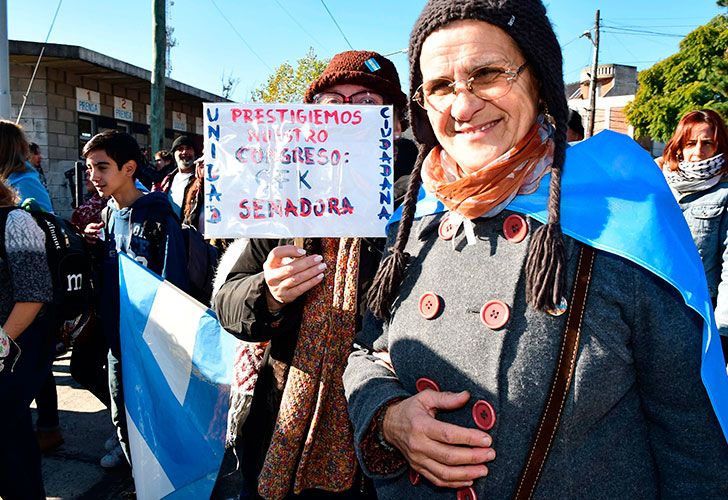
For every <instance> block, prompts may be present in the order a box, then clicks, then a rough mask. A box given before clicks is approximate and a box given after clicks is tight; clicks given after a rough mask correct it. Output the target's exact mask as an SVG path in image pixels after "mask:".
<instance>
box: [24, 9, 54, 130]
mask: <svg viewBox="0 0 728 500" xmlns="http://www.w3.org/2000/svg"><path fill="white" fill-rule="evenodd" d="M62 3H63V0H58V7H56V13H55V14H53V20H52V21H51V26H50V28H48V34H46V37H45V41H44V42H43V47H41V49H40V54H38V60H37V61H36V62H35V68H33V74H32V75H31V76H30V82H28V89H27V90H26V91H25V94H24V95H23V104H21V105H20V111H18V117H17V118H16V120H15V124H16V125H17V124H18V123H20V117H21V116H23V110H24V109H25V103H26V102H27V101H28V95H29V94H30V88H31V87H32V86H33V81H34V80H35V75H36V73H37V72H38V66H40V60H41V59H42V58H43V52H45V46H46V45H47V44H48V40H49V39H50V37H51V31H53V26H55V25H56V18H57V17H58V11H60V10H61V4H62Z"/></svg>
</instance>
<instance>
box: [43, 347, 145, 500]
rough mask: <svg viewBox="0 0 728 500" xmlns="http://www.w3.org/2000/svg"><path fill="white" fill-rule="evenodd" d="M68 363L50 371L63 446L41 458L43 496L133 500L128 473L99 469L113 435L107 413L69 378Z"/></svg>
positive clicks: (62, 362) (64, 361) (58, 363)
mask: <svg viewBox="0 0 728 500" xmlns="http://www.w3.org/2000/svg"><path fill="white" fill-rule="evenodd" d="M69 363H70V353H69V354H66V355H64V356H63V357H61V358H59V359H57V360H56V363H55V365H54V367H53V372H54V374H55V377H56V384H57V386H58V410H59V416H60V421H61V431H62V432H63V437H64V439H65V443H64V444H63V445H62V446H61V447H60V448H58V449H57V450H56V451H54V452H52V453H48V454H46V455H44V456H43V480H44V482H45V489H46V495H47V497H48V498H50V499H64V500H65V499H88V500H91V499H112V498H113V499H118V498H133V496H132V495H131V492H133V490H134V488H133V482H132V479H131V475H130V472H129V470H128V469H126V468H125V469H123V470H116V471H113V472H107V471H106V470H104V469H103V468H102V467H101V466H100V465H99V459H100V458H101V457H102V456H103V454H104V453H105V451H104V441H105V440H106V439H107V438H108V437H109V436H111V435H112V433H113V427H112V425H111V420H110V418H109V412H108V410H106V408H105V407H104V405H102V404H101V403H100V402H99V401H98V400H97V399H96V398H95V397H93V396H92V395H91V393H90V392H88V391H86V390H83V389H81V387H80V386H79V385H78V384H77V383H76V382H75V381H74V380H73V378H71V373H70V367H69ZM33 418H34V419H35V415H34V416H33Z"/></svg>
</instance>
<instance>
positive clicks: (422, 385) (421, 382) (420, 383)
mask: <svg viewBox="0 0 728 500" xmlns="http://www.w3.org/2000/svg"><path fill="white" fill-rule="evenodd" d="M415 388H416V389H417V392H422V391H424V390H425V389H431V390H433V391H435V392H440V386H439V385H437V382H435V381H433V380H430V379H429V378H425V377H422V378H418V379H417V382H415Z"/></svg>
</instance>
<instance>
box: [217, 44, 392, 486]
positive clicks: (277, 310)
mask: <svg viewBox="0 0 728 500" xmlns="http://www.w3.org/2000/svg"><path fill="white" fill-rule="evenodd" d="M304 100H305V102H306V103H317V104H359V105H362V104H373V105H382V104H392V105H394V109H395V114H396V115H398V116H399V117H402V116H403V113H404V112H405V109H406V96H405V95H404V93H402V91H401V89H400V83H399V76H398V75H397V70H396V68H395V67H394V64H392V62H391V61H389V60H388V59H386V58H385V57H383V56H381V55H380V54H377V53H376V52H370V51H349V52H343V53H340V54H337V55H335V56H334V57H333V58H332V60H331V61H330V63H329V64H328V66H327V67H326V69H325V70H324V72H323V73H322V75H321V76H320V77H319V78H318V79H317V80H315V81H314V82H313V83H312V84H311V85H310V87H309V88H308V91H307V92H306V94H305V98H304ZM401 121H403V120H401ZM400 125H403V128H404V127H406V123H403V124H400ZM395 134H397V132H396V130H395ZM383 247H384V241H383V240H379V241H374V240H366V239H359V238H343V239H335V238H324V239H321V240H306V242H305V244H304V248H299V247H297V246H295V245H294V244H293V241H291V240H270V239H254V240H251V241H250V243H249V244H248V245H247V247H246V248H245V250H244V252H243V253H242V254H241V255H240V257H239V258H238V260H237V262H236V264H235V265H234V267H233V269H232V271H231V272H230V273H229V274H228V277H227V280H226V282H225V284H224V285H223V286H222V287H221V289H220V291H219V292H218V293H217V295H216V296H215V299H214V305H213V307H214V309H215V311H216V312H217V315H218V318H219V319H220V323H221V324H222V326H223V327H224V328H225V329H226V330H227V331H229V332H230V333H232V334H233V335H235V336H236V337H238V338H240V339H242V340H245V341H248V342H258V343H259V344H258V345H257V346H256V347H257V350H256V348H254V347H250V348H249V350H248V351H246V352H243V353H242V354H240V355H239V356H238V357H239V359H243V360H246V359H251V360H252V359H256V360H261V359H262V361H258V362H259V363H260V368H259V371H258V373H257V376H258V379H257V384H256V386H255V390H254V394H253V396H252V403H250V404H248V403H247V402H246V399H245V398H244V397H241V398H236V397H235V396H233V398H232V400H231V401H232V402H231V406H232V408H233V411H232V413H231V418H230V419H229V422H230V423H229V426H228V427H229V429H228V430H229V435H230V428H231V427H232V428H233V439H232V440H234V441H235V449H236V454H237V457H238V460H239V463H240V467H241V470H242V475H243V483H244V484H243V487H242V489H243V497H244V498H254V497H257V495H260V496H262V497H264V498H284V497H294V496H295V497H296V498H298V497H301V498H327V497H329V496H331V497H337V498H338V497H343V498H368V497H374V492H373V489H372V488H371V484H370V483H368V484H365V483H364V482H363V476H362V475H361V473H360V471H359V468H358V466H357V463H356V457H355V453H354V448H353V437H352V431H351V424H350V423H349V418H348V414H347V412H346V400H345V398H344V389H343V385H342V382H341V377H342V374H343V371H344V367H345V365H346V359H347V357H348V355H349V352H350V351H351V348H352V344H353V341H354V335H355V332H356V331H357V330H358V328H359V325H360V324H361V316H362V311H363V309H364V307H365V306H364V299H363V298H364V296H365V293H360V290H367V289H368V286H369V283H371V280H372V278H373V276H374V273H375V271H376V268H377V265H378V263H379V260H380V259H381V255H382V249H383ZM268 341H269V343H267V344H265V342H268ZM256 364H257V363H256V362H253V363H249V362H248V363H247V365H245V366H242V367H241V370H242V371H244V370H248V371H247V372H245V373H244V374H242V373H238V375H241V376H238V375H236V378H237V379H242V378H246V377H254V376H255V375H256V374H255V373H253V371H254V370H250V367H251V366H256ZM246 380H247V378H246ZM248 407H249V414H248V415H247V419H246V418H245V411H247V408H248ZM224 475H225V471H222V472H221V477H224ZM226 493H229V492H226Z"/></svg>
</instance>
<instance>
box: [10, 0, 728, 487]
mask: <svg viewBox="0 0 728 500" xmlns="http://www.w3.org/2000/svg"><path fill="white" fill-rule="evenodd" d="M409 68H410V74H409V88H410V95H409V96H408V95H406V94H405V93H404V92H403V91H402V89H401V83H400V78H399V75H398V74H397V70H396V68H395V66H394V64H393V63H392V62H391V61H390V60H389V59H387V58H386V57H384V56H382V55H380V54H378V53H377V52H373V51H364V50H361V51H356V50H352V51H347V52H342V53H340V54H337V55H335V56H334V57H333V58H332V59H331V60H330V62H329V63H328V65H327V67H326V68H325V70H324V71H323V73H322V74H321V75H320V76H319V77H318V78H317V79H315V80H314V81H313V82H312V83H311V84H310V85H309V87H308V90H307V91H306V93H305V96H304V102H305V103H309V104H338V105H352V104H353V105H392V106H393V108H394V112H395V122H396V123H395V127H394V129H395V139H396V145H397V146H396V149H395V154H396V161H395V169H394V179H393V185H394V200H395V207H399V210H398V211H397V212H396V214H395V217H393V218H392V220H391V221H390V224H389V225H388V227H387V238H386V239H385V238H380V239H377V238H374V239H372V238H354V237H350V238H315V239H305V240H304V241H303V244H300V242H296V241H294V240H293V239H286V238H283V239H277V240H274V239H251V240H249V241H246V242H243V243H242V244H234V245H230V246H228V245H227V243H226V242H213V243H214V245H215V247H216V248H217V249H218V250H219V251H220V252H224V251H226V252H227V253H226V255H224V256H223V258H222V260H221V262H223V263H226V262H227V264H221V266H220V270H219V271H218V281H219V283H218V286H216V287H215V291H214V293H213V294H212V295H211V296H205V297H202V298H201V299H202V301H207V305H209V306H211V307H212V308H213V310H214V311H215V313H216V314H217V317H218V319H219V321H220V324H221V325H222V327H223V328H224V329H225V330H226V331H227V332H229V334H231V335H233V336H235V337H237V338H238V339H240V340H243V341H244V342H243V343H241V344H240V349H242V350H246V351H248V354H249V355H248V356H235V358H236V359H237V360H238V362H236V365H235V366H234V370H235V371H236V372H237V374H238V375H244V376H245V377H248V378H249V377H254V378H255V380H256V382H255V389H254V393H253V396H252V400H251V401H247V400H246V399H245V398H246V397H247V396H246V395H245V394H243V393H241V392H239V388H238V387H236V386H235V385H234V384H233V386H231V394H230V416H229V419H228V425H229V428H228V432H227V434H228V440H227V443H226V445H227V451H226V453H227V454H228V455H229V457H234V459H233V460H224V461H223V467H222V468H221V470H220V471H219V474H218V478H217V482H216V484H215V488H214V490H213V493H212V497H213V498H230V496H231V494H230V491H234V497H236V498H237V497H239V498H260V497H262V498H269V499H273V498H275V499H279V498H349V499H351V498H397V499H399V498H440V497H442V498H458V499H475V498H503V497H506V496H512V497H515V498H531V497H535V498H562V497H567V498H587V497H588V498H592V497H598V498H657V497H665V498H673V497H682V496H689V497H694V498H726V497H728V446H727V445H726V438H725V437H724V435H723V433H722V432H721V426H720V423H719V419H718V418H717V417H716V413H715V411H714V409H713V407H711V401H710V400H709V397H708V394H707V393H706V389H705V388H704V386H703V383H702V381H701V374H700V368H701V350H702V349H703V335H702V333H701V332H702V331H703V328H704V322H708V323H710V319H709V318H708V319H706V318H704V317H701V316H700V315H698V314H697V313H696V311H695V310H694V309H692V308H690V307H688V305H687V304H686V301H685V300H684V298H683V297H684V296H685V295H691V294H692V290H688V291H686V290H682V289H678V288H676V286H675V285H674V282H673V281H670V280H669V279H667V278H666V275H667V274H669V270H667V271H665V273H662V272H661V271H662V270H660V269H658V270H656V269H654V268H653V267H650V266H649V265H646V264H645V262H644V261H643V260H641V259H639V258H636V257H632V255H633V253H632V252H631V249H632V248H633V247H630V245H639V244H640V243H639V240H638V239H634V240H630V238H628V237H625V238H624V239H623V240H621V241H619V242H616V243H614V242H613V243H614V244H613V245H612V246H611V247H610V248H612V249H613V250H611V251H607V250H605V246H606V247H609V245H603V244H602V243H603V242H602V241H601V240H599V237H595V238H592V239H589V238H583V237H580V236H579V235H580V234H583V233H584V232H587V233H598V232H599V231H597V230H598V229H600V228H593V227H589V224H591V222H590V219H588V218H584V220H581V221H580V220H579V218H578V217H577V218H574V217H567V215H568V214H569V213H570V212H569V211H570V210H573V209H572V208H571V207H573V206H574V201H572V200H571V199H570V197H571V196H573V193H574V189H573V186H572V188H571V189H570V190H566V189H564V190H562V186H568V185H569V183H570V182H571V179H573V176H574V170H573V169H575V168H578V169H589V168H591V166H590V165H587V164H585V165H574V164H573V163H571V164H569V168H565V165H567V150H568V148H570V147H572V146H573V145H574V144H579V143H580V142H581V141H582V140H583V138H584V128H583V126H582V124H581V120H580V117H579V115H578V113H575V112H574V111H570V110H569V109H568V108H567V104H566V97H565V90H564V83H563V75H562V55H561V50H560V47H559V44H558V41H557V39H556V36H555V34H554V31H553V28H552V25H551V22H550V21H549V19H548V17H547V13H546V9H545V7H544V5H543V4H542V3H541V0H498V1H496V0H468V1H458V2H455V1H453V0H429V1H428V2H427V4H426V5H425V7H424V8H423V11H422V13H421V14H420V16H419V18H418V19H417V21H416V23H415V26H414V27H413V29H412V32H411V38H410V46H409ZM409 127H411V128H412V133H413V135H414V139H415V143H416V147H413V145H412V142H411V141H408V140H406V139H403V138H402V137H401V134H402V133H403V132H404V131H406V130H407V129H408V128H409ZM588 144H589V141H587V142H585V143H583V144H580V145H579V146H574V147H579V148H582V147H588ZM200 153H201V152H200V151H199V150H198V145H197V144H196V143H195V142H194V141H193V140H192V139H191V138H189V137H186V136H180V137H177V138H176V139H175V140H174V142H173V144H172V148H171V150H170V151H159V152H157V153H156V154H155V155H154V164H153V165H149V164H148V162H147V161H146V159H145V158H144V155H143V153H142V150H141V149H140V147H139V145H138V144H137V142H136V140H135V139H134V138H133V137H132V136H130V135H129V134H126V133H123V132H118V131H106V132H102V133H100V134H98V135H96V136H95V137H93V138H92V139H91V140H90V141H89V142H88V143H86V145H85V146H84V148H83V151H82V157H83V159H84V161H85V163H86V175H87V177H86V179H85V180H86V188H87V191H88V195H87V198H86V200H85V201H84V202H83V203H82V204H81V205H80V206H79V207H77V208H76V209H75V211H74V213H73V215H72V217H71V223H72V224H73V226H74V227H75V229H76V231H77V232H78V233H79V234H81V235H83V237H84V238H85V241H86V246H87V249H88V255H89V259H90V261H91V262H92V263H93V269H94V280H93V283H94V285H93V286H94V290H95V291H96V293H95V294H94V296H95V298H96V299H95V300H94V301H93V303H92V304H89V309H90V311H91V312H90V313H89V315H88V318H86V319H85V321H84V322H83V324H82V326H81V327H80V332H77V333H76V334H74V335H73V339H74V342H73V346H72V355H71V374H72V376H73V378H74V379H75V380H77V381H78V382H79V383H80V384H81V385H83V386H84V387H85V388H87V389H88V390H89V391H90V392H91V393H92V394H94V396H96V397H97V398H98V399H99V401H101V402H102V403H103V404H104V405H105V406H107V407H108V408H109V410H110V415H111V420H112V422H113V424H114V428H115V434H114V435H113V436H111V437H110V438H109V440H108V441H107V443H106V444H105V447H106V451H107V453H106V454H105V455H104V456H103V457H102V458H101V460H100V464H101V466H103V467H108V468H114V467H120V466H124V465H130V464H132V463H133V460H134V457H133V456H131V453H130V450H129V436H128V431H127V428H126V418H125V415H124V391H123V374H122V369H121V356H122V353H121V349H120V339H119V278H118V254H119V253H121V252H123V253H125V254H127V255H129V256H130V257H132V258H133V259H134V260H136V261H137V262H139V263H140V264H142V265H144V266H146V267H147V268H149V269H150V270H152V271H154V272H155V273H157V274H158V275H160V276H161V277H163V278H164V279H166V280H169V281H170V282H171V283H173V284H175V285H176V286H177V287H179V288H180V289H182V290H184V291H188V292H190V293H191V283H190V277H189V275H188V270H187V262H186V259H187V258H188V257H187V253H186V248H185V238H184V237H183V228H186V229H184V230H187V229H188V228H192V230H195V231H199V232H204V212H203V207H204V185H203V182H204V175H203V170H202V162H201V159H199V157H200ZM726 155H728V132H727V131H726V126H725V123H724V120H723V118H722V117H721V116H720V115H719V114H718V113H717V112H715V111H713V110H710V109H702V110H692V111H689V112H688V113H686V114H685V115H684V116H683V117H682V119H681V120H680V122H679V124H678V126H677V129H676V130H675V134H674V136H673V137H672V139H671V140H670V141H669V142H668V143H667V145H666V148H665V151H664V154H663V155H662V156H661V157H660V158H658V159H656V160H655V161H656V163H657V166H656V167H655V166H654V165H648V167H647V168H648V169H652V170H653V172H657V171H659V172H661V173H662V174H663V176H664V180H665V182H664V183H663V185H665V186H666V188H665V189H666V190H667V187H669V191H670V192H672V194H673V195H674V199H673V198H664V197H663V198H661V197H660V196H658V195H657V194H656V193H650V192H645V189H647V188H644V187H643V186H640V185H634V186H627V187H628V188H629V189H631V190H633V192H634V193H635V198H640V199H642V198H644V199H656V200H657V201H656V202H655V203H656V206H655V217H656V218H655V220H651V221H634V220H629V217H630V215H629V214H622V215H621V216H620V215H619V214H610V215H609V217H611V218H618V217H622V218H623V219H624V220H627V222H626V224H627V225H628V227H634V228H635V231H634V233H635V234H637V232H638V231H639V229H637V228H638V226H637V224H638V225H639V228H642V227H643V226H645V225H650V224H652V225H659V224H661V223H662V222H663V219H660V218H659V214H664V213H668V212H670V210H673V209H677V207H678V206H679V208H680V209H681V210H682V213H683V214H684V219H685V220H686V221H687V224H686V226H687V227H688V228H689V232H688V231H680V230H679V229H680V228H678V229H677V230H676V231H675V233H676V236H675V238H677V240H676V241H681V244H682V243H684V241H682V240H680V238H684V237H686V236H687V237H688V238H689V235H692V239H693V240H694V242H690V241H689V240H688V243H687V244H688V245H689V246H695V247H697V250H698V254H699V256H700V259H701V260H702V264H703V268H704V269H703V270H704V274H705V281H707V292H706V293H707V296H708V297H709V300H711V301H712V306H713V307H714V313H715V319H716V323H717V328H718V332H719V333H720V335H721V336H723V335H725V336H726V337H727V338H728V292H726V287H728V248H727V246H728V215H726V207H727V206H728V167H727V166H726V163H725V158H726ZM615 156H616V152H615ZM41 160H42V156H41V153H40V150H39V148H38V146H37V145H35V144H32V143H30V144H29V143H28V142H27V140H26V138H25V137H24V135H23V132H22V130H21V129H20V128H19V127H18V126H16V125H15V124H13V123H11V122H5V121H0V233H2V234H0V283H1V286H0V327H1V328H0V415H1V417H0V419H1V420H0V421H1V422H3V424H4V425H3V428H4V429H6V430H7V429H13V431H12V432H6V433H5V435H4V438H3V439H4V442H3V445H2V446H0V497H2V498H6V499H8V500H11V499H16V498H18V499H20V498H23V499H25V498H44V488H43V481H42V475H41V451H50V450H53V449H55V448H57V447H58V446H60V445H61V444H62V443H63V437H62V433H61V431H62V430H61V429H60V428H59V426H58V403H57V397H56V387H55V381H54V379H53V374H52V372H51V365H52V362H53V359H54V356H55V354H56V353H57V351H58V350H59V349H62V348H64V346H63V345H61V346H60V347H59V346H58V345H57V344H58V341H59V337H58V332H57V331H56V329H55V328H54V326H53V325H55V322H54V317H53V315H54V309H53V306H52V305H53V299H54V297H53V283H52V271H53V270H52V269H51V268H50V267H49V262H48V259H47V255H46V234H45V233H44V232H43V231H42V230H41V227H39V226H38V224H37V223H36V221H35V219H34V216H33V215H32V214H33V213H34V212H37V211H43V212H47V213H52V212H53V205H52V202H51V198H50V196H49V195H48V190H47V186H46V183H45V175H44V172H43V169H42V167H41ZM604 161H606V162H607V163H608V162H609V159H606V160H604ZM615 168H616V167H615ZM653 172H648V173H650V174H651V173H653ZM660 178H662V177H660ZM582 182H583V180H582ZM604 182H605V181H604V179H602V178H599V177H598V176H596V175H594V176H593V178H591V179H588V182H587V183H586V184H582V185H581V186H580V189H581V190H582V192H581V193H580V196H581V198H580V201H579V203H581V204H583V203H585V200H586V202H589V203H590V207H592V202H593V206H596V205H598V200H597V198H596V197H597V194H596V193H597V192H598V191H599V190H598V189H595V187H596V186H598V185H600V183H604ZM666 192H667V191H666ZM637 193H639V196H637ZM653 195H655V196H653ZM423 196H431V197H434V199H436V200H437V201H439V202H440V203H439V206H441V207H444V208H443V209H441V210H431V211H430V212H429V213H425V211H423V210H421V208H420V206H419V205H418V200H420V199H422V198H423ZM519 200H529V203H531V205H533V206H536V207H537V210H534V211H528V210H525V209H523V208H522V206H523V203H520V204H519V203H518V201H519ZM19 206H22V207H24V208H26V209H27V210H22V209H18V207H19ZM586 209H587V208H585V207H583V206H581V207H577V210H586ZM539 210H540V211H542V212H543V214H545V216H544V217H539V216H538V214H537V213H536V212H539ZM29 211H30V212H29ZM562 215H564V216H563V217H562ZM575 220H576V222H575ZM610 222H611V220H609V221H607V222H604V225H605V226H607V225H609V223H610ZM621 223H624V221H622V222H621ZM680 223H681V224H682V221H680ZM651 251H652V252H656V253H658V254H659V256H660V257H661V258H662V257H664V258H663V261H669V259H670V256H671V253H670V252H671V249H670V248H661V247H659V246H656V247H655V248H652V249H651ZM693 278H696V279H695V281H696V282H697V283H698V285H697V286H704V285H702V283H704V281H702V274H701V276H700V277H699V278H700V279H698V277H695V276H693ZM709 327H710V325H708V327H707V328H709ZM251 360H253V361H251ZM245 377H240V378H245ZM246 380H247V378H246ZM34 399H35V401H36V404H37V408H38V411H37V415H38V416H37V421H36V423H35V427H34V425H33V422H32V421H31V412H30V403H31V401H33V400H34Z"/></svg>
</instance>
